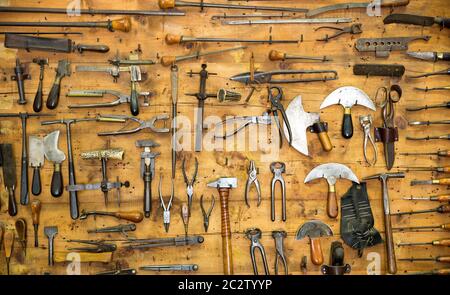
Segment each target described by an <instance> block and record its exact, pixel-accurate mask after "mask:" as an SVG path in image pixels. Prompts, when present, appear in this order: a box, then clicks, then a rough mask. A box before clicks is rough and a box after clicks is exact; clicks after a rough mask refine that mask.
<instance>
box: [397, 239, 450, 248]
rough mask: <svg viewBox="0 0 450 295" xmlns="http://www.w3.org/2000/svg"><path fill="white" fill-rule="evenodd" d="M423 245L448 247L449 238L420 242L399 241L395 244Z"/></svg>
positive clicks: (449, 245)
mask: <svg viewBox="0 0 450 295" xmlns="http://www.w3.org/2000/svg"><path fill="white" fill-rule="evenodd" d="M424 245H431V246H443V247H450V239H442V240H434V241H431V242H421V243H399V244H397V246H399V247H404V246H424Z"/></svg>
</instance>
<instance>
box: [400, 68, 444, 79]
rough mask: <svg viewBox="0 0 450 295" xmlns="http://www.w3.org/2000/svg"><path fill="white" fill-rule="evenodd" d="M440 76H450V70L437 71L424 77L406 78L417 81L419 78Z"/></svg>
mask: <svg viewBox="0 0 450 295" xmlns="http://www.w3.org/2000/svg"><path fill="white" fill-rule="evenodd" d="M438 75H450V68H448V69H445V70H442V71H435V72H431V73H426V74H422V75H415V76H406V77H407V78H409V79H417V78H425V77H430V76H438Z"/></svg>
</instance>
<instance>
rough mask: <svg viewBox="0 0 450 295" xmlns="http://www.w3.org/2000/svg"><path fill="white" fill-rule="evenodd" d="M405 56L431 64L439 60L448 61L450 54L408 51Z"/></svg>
mask: <svg viewBox="0 0 450 295" xmlns="http://www.w3.org/2000/svg"><path fill="white" fill-rule="evenodd" d="M406 54H407V55H409V56H411V57H414V58H417V59H421V60H426V61H432V62H437V61H439V60H443V61H450V52H435V51H408V52H406Z"/></svg>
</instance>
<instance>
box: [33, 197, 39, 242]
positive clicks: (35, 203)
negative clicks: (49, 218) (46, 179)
mask: <svg viewBox="0 0 450 295" xmlns="http://www.w3.org/2000/svg"><path fill="white" fill-rule="evenodd" d="M40 217H41V201H39V200H34V201H33V202H31V219H32V220H33V229H34V247H35V248H37V247H39V240H38V237H39V219H40Z"/></svg>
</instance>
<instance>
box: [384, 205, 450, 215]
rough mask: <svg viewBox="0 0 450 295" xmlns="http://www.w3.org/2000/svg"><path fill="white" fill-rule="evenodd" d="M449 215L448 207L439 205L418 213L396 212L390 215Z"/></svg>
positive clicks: (449, 209)
mask: <svg viewBox="0 0 450 295" xmlns="http://www.w3.org/2000/svg"><path fill="white" fill-rule="evenodd" d="M433 212H436V213H441V214H444V213H450V205H441V206H439V207H437V208H433V209H428V210H419V211H409V212H397V213H392V214H391V215H397V216H403V215H413V214H422V213H433Z"/></svg>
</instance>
